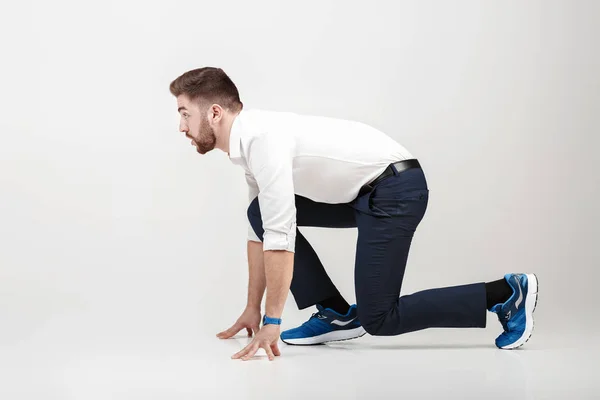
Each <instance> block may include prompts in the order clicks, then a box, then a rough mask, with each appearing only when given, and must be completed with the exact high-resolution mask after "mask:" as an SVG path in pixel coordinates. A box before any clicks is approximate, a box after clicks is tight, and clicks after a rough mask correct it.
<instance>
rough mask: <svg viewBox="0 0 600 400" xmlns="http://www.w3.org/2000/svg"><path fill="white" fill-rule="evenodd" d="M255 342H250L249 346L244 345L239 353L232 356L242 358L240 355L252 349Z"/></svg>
mask: <svg viewBox="0 0 600 400" xmlns="http://www.w3.org/2000/svg"><path fill="white" fill-rule="evenodd" d="M253 344H254V342H252V343H250V344H249V345H248V346H246V347H244V348H243V349H242V350H240V351H238V352H237V353H235V354H234V355H232V356H231V358H233V359H234V360H235V359H237V358H240V357H242V356H244V355H246V353H248V352H249V351H250V349H251V348H252V345H253Z"/></svg>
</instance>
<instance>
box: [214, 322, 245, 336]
mask: <svg viewBox="0 0 600 400" xmlns="http://www.w3.org/2000/svg"><path fill="white" fill-rule="evenodd" d="M242 328H243V326H241V325H240V324H238V323H237V322H236V323H235V324H233V326H232V327H231V328H229V329H227V330H226V331H223V332H220V333H218V334H217V337H218V338H220V339H229V338H230V337H232V336H235V335H236V334H237V333H238V332H239V331H241V330H242Z"/></svg>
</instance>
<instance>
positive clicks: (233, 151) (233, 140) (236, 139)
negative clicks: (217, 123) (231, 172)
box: [229, 111, 243, 162]
mask: <svg viewBox="0 0 600 400" xmlns="http://www.w3.org/2000/svg"><path fill="white" fill-rule="evenodd" d="M242 113H243V111H240V113H239V114H238V115H237V116H236V117H235V119H234V120H233V124H232V125H231V133H230V135H229V159H230V160H231V161H233V162H236V161H238V160H239V159H240V158H242V154H241V150H242V132H243V129H242V126H241V125H242V121H240V117H241V115H242Z"/></svg>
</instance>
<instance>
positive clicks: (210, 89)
mask: <svg viewBox="0 0 600 400" xmlns="http://www.w3.org/2000/svg"><path fill="white" fill-rule="evenodd" d="M169 89H170V91H171V94H172V95H173V96H175V97H177V96H180V95H182V94H183V95H186V96H187V97H188V98H189V99H190V100H191V101H196V100H197V101H200V102H204V101H207V102H210V103H217V104H219V105H220V106H221V107H223V108H227V109H229V110H230V111H233V112H237V111H240V110H241V109H242V107H243V106H244V105H243V103H242V102H241V101H240V94H239V92H238V90H237V87H236V86H235V84H234V83H233V81H232V80H231V79H230V78H229V76H227V74H226V73H225V72H224V71H223V70H222V69H221V68H214V67H204V68H198V69H193V70H191V71H188V72H186V73H184V74H183V75H181V76H180V77H178V78H177V79H175V80H174V81H173V82H171V85H170V87H169Z"/></svg>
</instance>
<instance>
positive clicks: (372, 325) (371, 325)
mask: <svg viewBox="0 0 600 400" xmlns="http://www.w3.org/2000/svg"><path fill="white" fill-rule="evenodd" d="M357 311H358V320H359V321H360V324H361V325H362V327H363V328H364V329H365V331H367V333H368V334H369V335H372V336H388V335H390V334H391V333H390V332H388V331H389V329H386V324H385V321H386V319H388V318H389V314H390V312H393V311H394V310H393V309H391V310H390V311H389V312H386V313H374V312H370V311H362V312H361V310H360V305H359V306H358V307H357Z"/></svg>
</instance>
